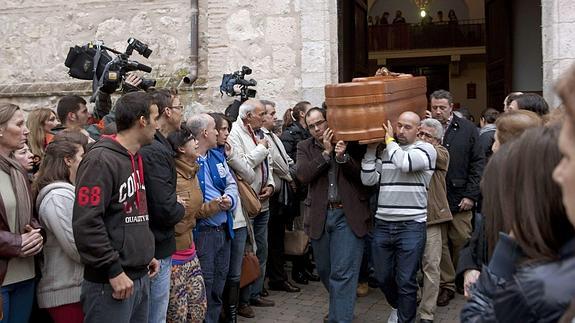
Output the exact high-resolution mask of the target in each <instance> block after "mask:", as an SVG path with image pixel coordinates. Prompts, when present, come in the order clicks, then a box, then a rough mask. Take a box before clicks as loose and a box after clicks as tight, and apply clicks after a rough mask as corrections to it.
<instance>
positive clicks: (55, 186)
mask: <svg viewBox="0 0 575 323" xmlns="http://www.w3.org/2000/svg"><path fill="white" fill-rule="evenodd" d="M57 189H65V190H68V191H71V192H72V193H74V189H75V188H74V185H72V184H70V183H68V182H63V181H58V182H54V183H50V184H48V185H46V186H44V187H43V188H42V189H41V190H40V192H38V197H36V209H38V208H40V204H41V203H42V200H43V199H44V197H46V195H48V193H50V192H51V191H53V190H57Z"/></svg>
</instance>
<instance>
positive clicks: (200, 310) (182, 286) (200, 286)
mask: <svg viewBox="0 0 575 323" xmlns="http://www.w3.org/2000/svg"><path fill="white" fill-rule="evenodd" d="M170 279H171V282H170V283H171V286H170V303H169V305H168V316H167V322H200V323H201V322H203V321H204V317H205V316H206V311H207V308H208V302H207V299H206V287H205V285H204V278H203V277H202V269H201V267H200V260H199V259H198V256H197V255H194V257H193V259H192V260H190V261H188V262H186V263H184V264H181V265H172V275H171V278H170Z"/></svg>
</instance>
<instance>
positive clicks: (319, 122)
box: [307, 119, 327, 130]
mask: <svg viewBox="0 0 575 323" xmlns="http://www.w3.org/2000/svg"><path fill="white" fill-rule="evenodd" d="M326 122H327V120H325V119H323V120H321V121H318V122H316V123H312V124H308V125H307V127H308V128H309V129H313V130H316V129H318V128H319V127H321V126H323V124H324V123H326Z"/></svg>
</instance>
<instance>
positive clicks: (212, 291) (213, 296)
mask: <svg viewBox="0 0 575 323" xmlns="http://www.w3.org/2000/svg"><path fill="white" fill-rule="evenodd" d="M194 242H195V244H196V250H197V253H198V258H199V259H200V266H201V267H202V274H203V275H204V284H205V285H206V296H207V298H208V311H207V313H206V318H205V321H204V322H206V323H217V322H218V320H219V317H220V312H221V310H222V294H223V293H224V286H225V284H226V277H227V276H228V269H229V265H230V246H231V241H230V239H228V237H227V234H226V232H225V231H223V230H220V231H209V230H208V231H201V229H200V230H198V231H197V232H195V234H194Z"/></svg>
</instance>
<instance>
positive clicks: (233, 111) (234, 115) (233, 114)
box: [225, 84, 247, 122]
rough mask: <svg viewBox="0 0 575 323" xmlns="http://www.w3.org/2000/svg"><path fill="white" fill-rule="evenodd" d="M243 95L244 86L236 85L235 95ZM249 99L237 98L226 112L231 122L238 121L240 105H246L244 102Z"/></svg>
mask: <svg viewBox="0 0 575 323" xmlns="http://www.w3.org/2000/svg"><path fill="white" fill-rule="evenodd" d="M241 93H242V86H241V85H240V84H235V85H234V94H235V95H236V96H240V94H241ZM246 100H247V98H244V97H242V96H240V97H239V98H236V99H235V100H234V102H232V103H231V104H230V105H229V106H228V107H227V108H226V111H225V115H226V117H228V118H230V120H231V122H235V121H236V120H237V119H238V113H239V111H240V105H242V103H244V101H246Z"/></svg>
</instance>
